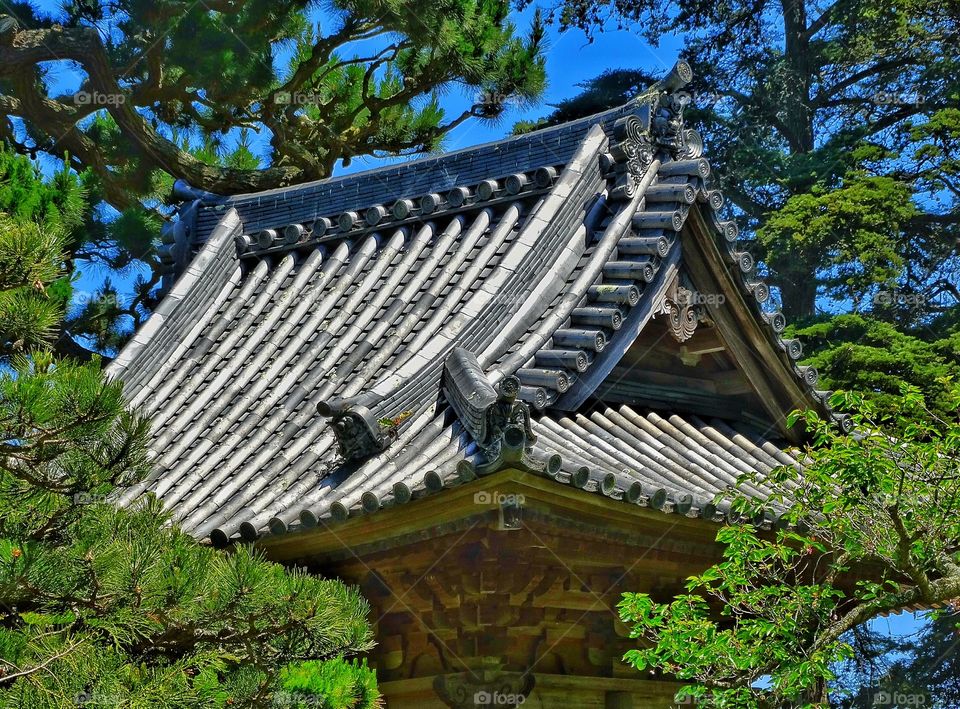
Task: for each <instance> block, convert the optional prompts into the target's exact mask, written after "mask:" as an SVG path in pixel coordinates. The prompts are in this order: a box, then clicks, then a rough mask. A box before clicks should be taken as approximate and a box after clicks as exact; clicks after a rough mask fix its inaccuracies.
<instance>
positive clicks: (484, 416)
mask: <svg viewBox="0 0 960 709" xmlns="http://www.w3.org/2000/svg"><path fill="white" fill-rule="evenodd" d="M519 392H520V380H519V379H518V378H517V377H515V376H509V377H504V379H503V380H502V381H501V382H500V385H499V387H498V388H497V389H494V387H493V385H492V384H491V383H490V382H489V380H488V379H487V377H486V374H484V371H483V368H482V367H481V366H480V362H479V361H478V360H477V356H476V355H475V354H474V353H473V352H470V351H469V350H466V349H464V348H462V347H457V348H455V349H454V350H453V351H452V352H451V353H450V355H449V356H448V357H447V359H446V362H445V363H444V367H443V393H444V396H445V397H446V399H447V402H448V403H449V404H450V406H451V408H452V409H453V410H454V413H456V415H457V418H458V419H460V422H461V423H462V424H463V427H464V428H465V429H466V430H467V432H468V433H469V434H470V436H471V437H472V438H473V440H475V441H476V442H477V445H478V446H480V450H481V451H483V454H484V457H485V458H486V463H484V464H482V465H479V466H478V468H477V472H478V473H480V474H481V475H485V474H488V473H492V472H494V471H495V470H499V469H500V468H502V467H504V466H505V465H507V464H510V465H514V466H518V467H520V468H521V469H524V470H530V471H535V472H540V471H542V470H544V469H545V463H544V462H542V461H538V460H535V459H534V458H533V457H532V455H531V454H532V452H533V444H534V443H536V441H537V437H536V435H534V433H533V428H532V427H531V425H530V407H529V406H528V405H527V404H526V402H524V401H522V400H521V399H519V398H518V394H519Z"/></svg>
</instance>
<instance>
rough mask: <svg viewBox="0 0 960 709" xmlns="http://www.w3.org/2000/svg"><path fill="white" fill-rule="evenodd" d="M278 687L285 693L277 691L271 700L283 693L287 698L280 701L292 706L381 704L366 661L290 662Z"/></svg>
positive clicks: (362, 708)
mask: <svg viewBox="0 0 960 709" xmlns="http://www.w3.org/2000/svg"><path fill="white" fill-rule="evenodd" d="M280 686H281V687H282V690H281V691H282V692H283V693H284V694H283V695H280V693H279V692H277V693H276V694H275V695H274V701H275V702H276V701H277V699H278V698H279V697H281V696H282V697H283V698H284V699H285V700H288V701H284V702H282V704H283V705H284V706H289V707H291V708H292V709H293V708H295V707H298V706H307V707H310V706H314V707H316V706H319V707H323V708H324V709H340V708H341V707H357V709H365V708H366V707H376V706H379V705H380V701H379V698H380V692H379V691H378V690H377V686H376V675H375V673H374V672H373V670H371V669H369V668H368V667H367V661H366V660H362V661H359V662H358V661H356V660H353V661H347V660H343V659H338V660H330V661H329V662H315V661H307V662H301V663H299V664H297V665H291V666H288V667H286V668H284V669H283V671H282V672H281V673H280ZM297 702H299V704H298V703H297Z"/></svg>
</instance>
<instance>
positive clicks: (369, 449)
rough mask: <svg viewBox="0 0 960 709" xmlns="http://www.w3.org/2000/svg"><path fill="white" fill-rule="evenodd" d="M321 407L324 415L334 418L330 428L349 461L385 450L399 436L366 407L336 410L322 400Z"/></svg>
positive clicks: (321, 412)
mask: <svg viewBox="0 0 960 709" xmlns="http://www.w3.org/2000/svg"><path fill="white" fill-rule="evenodd" d="M317 409H318V411H319V413H320V415H321V416H325V417H329V418H330V419H331V421H330V428H332V429H333V435H334V436H336V439H337V445H338V446H339V448H340V455H342V456H343V459H344V460H345V461H357V460H365V459H367V458H369V457H370V456H374V455H377V454H378V453H382V452H383V451H385V450H386V449H387V447H388V446H389V445H390V444H391V443H392V442H393V440H394V438H395V437H396V433H395V431H394V430H393V429H392V428H385V427H383V426H381V425H380V423H379V422H378V421H377V420H376V419H375V418H374V416H373V413H372V412H371V411H370V410H369V409H368V408H366V407H365V406H359V405H356V404H353V405H349V406H346V407H344V408H342V409H336V408H331V407H330V406H329V405H327V404H326V402H322V403H320V404H318V405H317Z"/></svg>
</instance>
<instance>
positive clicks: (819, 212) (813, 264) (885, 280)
mask: <svg viewBox="0 0 960 709" xmlns="http://www.w3.org/2000/svg"><path fill="white" fill-rule="evenodd" d="M912 196H913V194H912V191H911V189H910V187H909V186H908V185H906V184H904V183H901V182H898V181H897V180H895V179H893V178H890V177H870V176H867V175H864V174H851V175H848V176H847V178H845V179H844V180H843V181H842V183H841V184H839V185H838V186H836V187H835V188H833V189H828V188H826V187H824V186H823V185H819V184H818V185H814V186H813V187H812V188H811V189H810V191H809V192H804V193H802V194H795V195H792V196H791V197H790V198H789V199H787V200H786V202H785V203H784V204H783V206H782V207H781V208H780V209H779V210H777V211H776V212H773V213H772V214H770V215H769V217H768V218H767V219H766V221H765V222H764V224H763V225H762V226H761V227H760V228H759V229H757V232H756V240H757V243H758V244H759V245H760V246H761V247H762V248H763V251H764V253H766V254H768V257H767V265H768V266H769V267H770V268H771V269H772V270H773V271H774V272H775V273H777V274H778V276H780V277H781V278H788V279H791V280H796V279H802V278H803V277H804V276H805V275H807V274H809V273H811V272H814V271H821V270H822V271H824V272H825V273H826V274H828V275H825V276H824V277H823V278H822V285H823V288H824V291H823V292H824V294H825V295H827V296H830V297H833V298H835V299H838V300H858V301H861V300H864V299H865V298H866V296H867V295H868V294H870V295H872V294H874V293H876V291H877V290H878V289H879V288H883V287H886V288H887V289H888V290H895V289H896V284H897V280H898V278H899V276H900V274H901V273H902V271H903V268H904V264H905V260H906V259H905V258H904V253H903V251H904V249H903V248H902V245H903V244H906V243H909V242H908V238H907V235H906V233H905V232H906V231H907V228H908V225H909V223H910V220H911V219H912V218H913V217H914V216H915V215H916V214H917V208H916V206H915V205H914V203H913V201H912Z"/></svg>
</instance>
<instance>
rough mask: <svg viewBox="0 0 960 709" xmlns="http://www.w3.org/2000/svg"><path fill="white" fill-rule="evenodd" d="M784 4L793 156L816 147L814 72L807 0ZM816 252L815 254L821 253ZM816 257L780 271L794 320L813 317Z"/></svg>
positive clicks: (799, 189) (786, 109)
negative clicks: (812, 96)
mask: <svg viewBox="0 0 960 709" xmlns="http://www.w3.org/2000/svg"><path fill="white" fill-rule="evenodd" d="M781 6H782V7H783V29H784V62H785V67H784V69H785V72H786V75H785V76H784V77H783V82H782V88H783V95H784V106H783V115H784V124H785V126H786V128H787V131H788V133H789V134H788V135H787V136H785V137H786V138H787V143H788V145H789V146H790V147H789V151H790V155H791V156H796V155H803V154H805V153H809V152H812V151H813V149H814V127H813V125H814V124H813V119H814V115H813V109H812V107H811V99H810V89H811V86H812V85H813V78H814V77H813V72H812V70H811V67H810V59H809V57H810V47H809V42H808V40H807V37H806V31H807V9H806V4H805V1H804V0H781ZM815 182H816V176H811V177H810V178H809V180H808V181H805V182H803V183H800V184H795V185H794V186H793V187H792V188H791V189H792V191H793V194H798V193H804V192H807V191H808V190H809V189H810V188H811V187H813V185H814V183H815ZM818 255H819V254H817V255H816V256H818ZM817 262H818V259H816V258H807V259H803V261H802V262H801V263H793V264H791V266H792V268H791V269H790V272H789V273H782V274H781V283H780V293H781V298H782V301H783V303H782V305H783V312H784V315H786V316H787V318H789V319H791V320H795V319H799V318H808V317H811V316H812V315H813V314H814V313H815V312H816V300H817V288H816V281H815V277H816V266H815V264H816V263H817Z"/></svg>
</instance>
